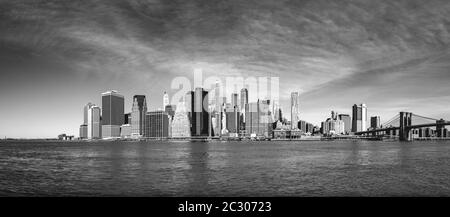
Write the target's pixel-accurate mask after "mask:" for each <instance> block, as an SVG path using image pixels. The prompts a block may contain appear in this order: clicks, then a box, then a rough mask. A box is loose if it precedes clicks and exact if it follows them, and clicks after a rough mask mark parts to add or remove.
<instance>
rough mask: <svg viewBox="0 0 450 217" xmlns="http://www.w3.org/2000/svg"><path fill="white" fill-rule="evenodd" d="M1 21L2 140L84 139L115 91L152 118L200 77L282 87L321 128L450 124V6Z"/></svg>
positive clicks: (67, 14) (110, 10) (354, 4)
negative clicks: (83, 129) (348, 119)
mask: <svg viewBox="0 0 450 217" xmlns="http://www.w3.org/2000/svg"><path fill="white" fill-rule="evenodd" d="M0 12H1V13H0V14H1V15H0V17H1V19H0V32H1V33H0V48H1V49H0V57H1V58H0V71H1V72H2V73H1V75H0V76H1V78H0V95H1V99H2V103H1V105H0V113H1V114H2V117H1V119H2V122H1V126H0V137H2V138H3V137H5V136H6V137H19V138H44V137H55V136H56V135H58V134H59V133H68V134H71V135H77V132H78V129H77V127H76V126H79V124H80V123H81V122H82V120H83V116H82V115H81V114H82V113H81V112H82V110H83V106H84V105H85V104H86V103H88V102H92V103H94V104H96V105H99V106H101V101H100V100H101V97H100V93H102V92H104V91H106V90H111V89H112V90H118V91H119V92H120V93H121V94H122V95H124V96H125V111H126V112H131V106H132V101H131V99H132V96H133V95H135V94H142V95H146V96H147V99H148V100H149V101H148V102H147V103H148V106H149V111H151V110H155V109H156V108H158V107H162V106H161V105H162V103H163V102H162V100H163V92H164V91H167V93H169V94H170V95H171V96H172V95H173V93H174V92H176V91H177V90H171V89H170V88H167V87H168V86H169V85H170V81H171V79H173V78H174V77H177V76H186V77H190V78H191V79H192V72H193V70H194V69H195V68H202V69H203V71H204V73H205V76H215V75H222V76H223V77H224V76H242V77H247V76H254V77H258V76H278V77H280V84H283V86H280V99H281V102H280V106H281V108H282V110H283V116H285V117H288V115H287V114H288V113H289V112H290V111H289V107H290V106H289V104H290V101H289V99H290V93H291V92H296V91H298V92H299V95H300V96H299V98H300V101H299V112H300V119H301V120H306V121H309V122H312V123H314V124H315V125H319V124H320V122H321V121H323V120H325V119H326V117H328V116H329V112H330V111H332V110H334V111H336V112H338V113H340V114H342V113H344V114H351V106H353V104H360V103H365V104H367V106H368V116H369V117H371V116H381V122H384V121H386V118H389V117H392V116H394V115H395V114H397V113H398V112H399V111H412V112H415V113H419V114H427V115H428V116H432V117H435V118H444V119H447V120H448V119H450V109H448V108H449V107H450V87H449V86H448V83H449V81H450V73H449V69H450V61H449V60H450V50H449V43H450V37H449V36H450V34H449V32H450V18H449V17H448V16H447V15H448V14H450V13H449V12H450V3H449V2H448V1H438V0H434V1H433V0H432V1H377V2H374V1H339V2H336V1H295V2H294V1H256V2H252V1H226V2H225V1H171V2H164V1H128V2H123V1H96V2H89V1H77V2H72V1H58V2H49V1H33V2H32V3H30V1H0ZM155 78H158V80H157V79H155ZM252 95H253V94H252V93H249V98H250V99H252V97H253V96H252ZM229 97H230V96H227V98H229ZM249 101H250V102H252V101H254V100H249ZM37 113H38V114H39V115H36V114H37ZM18 117H20V118H18ZM288 119H290V117H288Z"/></svg>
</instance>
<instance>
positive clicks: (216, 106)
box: [214, 81, 222, 111]
mask: <svg viewBox="0 0 450 217" xmlns="http://www.w3.org/2000/svg"><path fill="white" fill-rule="evenodd" d="M220 95H221V93H220V83H219V81H216V86H215V87H214V110H215V111H220V110H221V106H222V102H221V98H220Z"/></svg>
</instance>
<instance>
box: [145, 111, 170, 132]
mask: <svg viewBox="0 0 450 217" xmlns="http://www.w3.org/2000/svg"><path fill="white" fill-rule="evenodd" d="M145 119H146V120H145V122H146V123H147V124H146V125H145V130H144V136H145V137H146V138H167V137H168V136H169V129H170V126H169V115H167V113H166V112H164V111H162V110H159V111H151V112H147V114H146V115H145Z"/></svg>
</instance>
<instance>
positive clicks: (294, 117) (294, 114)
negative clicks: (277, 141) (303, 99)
mask: <svg viewBox="0 0 450 217" xmlns="http://www.w3.org/2000/svg"><path fill="white" fill-rule="evenodd" d="M298 101H299V96H298V92H293V93H291V129H297V123H298V120H299V112H298V109H299V108H298V107H299V102H298Z"/></svg>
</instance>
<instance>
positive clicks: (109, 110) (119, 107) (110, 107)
mask: <svg viewBox="0 0 450 217" xmlns="http://www.w3.org/2000/svg"><path fill="white" fill-rule="evenodd" d="M124 102H125V100H124V97H123V96H122V95H120V94H119V93H118V92H117V91H114V90H112V91H108V92H105V93H102V137H103V138H112V137H120V126H122V124H124V122H125V121H124V118H125V115H124V107H125V105H124Z"/></svg>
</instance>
